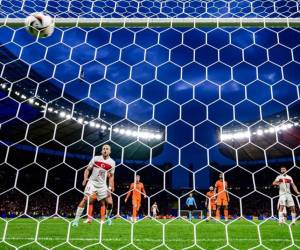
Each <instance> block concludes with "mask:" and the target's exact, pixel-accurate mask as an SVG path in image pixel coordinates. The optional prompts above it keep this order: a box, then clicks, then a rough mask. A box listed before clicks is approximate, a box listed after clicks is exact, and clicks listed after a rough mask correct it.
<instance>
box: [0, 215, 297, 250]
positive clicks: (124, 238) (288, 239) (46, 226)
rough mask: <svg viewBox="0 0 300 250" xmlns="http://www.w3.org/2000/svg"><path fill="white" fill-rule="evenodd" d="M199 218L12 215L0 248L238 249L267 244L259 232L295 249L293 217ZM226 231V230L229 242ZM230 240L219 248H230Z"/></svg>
mask: <svg viewBox="0 0 300 250" xmlns="http://www.w3.org/2000/svg"><path fill="white" fill-rule="evenodd" d="M38 222H39V223H38ZM199 222H200V221H199V220H194V221H193V222H192V223H189V222H187V221H185V220H182V219H176V220H159V222H156V221H154V220H149V219H144V220H141V221H139V222H138V223H136V224H131V223H129V222H127V221H125V220H123V219H116V220H113V225H111V226H108V225H106V224H104V225H102V226H101V225H100V223H99V221H94V222H93V223H92V224H89V225H87V224H83V223H82V221H81V223H80V225H79V227H78V228H72V227H70V228H69V223H68V221H65V220H62V219H54V218H49V219H46V220H39V221H35V220H32V219H14V220H10V221H9V223H6V221H5V220H0V235H1V239H3V240H4V241H3V240H2V242H1V243H0V249H1V250H2V249H14V248H13V247H11V246H10V245H9V244H11V245H13V246H15V247H18V248H19V249H45V248H46V249H47V248H54V249H59V250H62V249H79V248H85V249H105V247H104V246H106V247H107V248H110V249H119V248H123V249H152V248H156V249H168V248H170V249H183V248H187V247H190V248H189V249H199V247H202V248H205V249H216V248H220V247H222V246H226V244H227V243H228V244H229V245H230V246H232V247H234V248H237V249H249V248H253V247H255V246H258V247H257V249H266V248H264V247H263V246H259V245H260V238H261V243H262V244H263V245H264V246H265V247H267V248H269V249H282V248H286V247H288V246H290V247H289V248H288V249H299V247H300V222H298V223H299V225H296V226H290V227H289V226H288V225H283V226H279V225H278V224H277V223H276V222H275V221H256V222H249V221H246V220H237V221H233V222H229V223H227V224H226V226H225V224H223V223H216V222H212V221H210V222H205V221H203V222H200V223H199ZM163 225H164V226H163ZM258 225H259V226H258ZM226 230H227V232H228V233H227V234H226ZM163 231H164V233H163ZM163 234H164V235H165V238H164V239H163ZM259 234H260V235H259ZM100 235H101V236H102V239H101V238H100ZM226 236H228V242H227V240H226ZM67 239H69V241H67ZM163 240H164V243H165V244H163ZM293 240H294V244H293ZM37 242H38V243H39V244H37ZM67 242H69V243H67ZM99 242H101V243H102V244H103V246H101V244H99ZM7 243H8V244H7ZM131 243H133V244H131ZM195 243H197V245H198V246H199V247H198V246H197V245H196V244H195ZM166 246H167V247H168V248H167V247H166ZM230 246H227V247H225V248H224V249H232V248H231V247H230ZM76 247H77V248H76Z"/></svg>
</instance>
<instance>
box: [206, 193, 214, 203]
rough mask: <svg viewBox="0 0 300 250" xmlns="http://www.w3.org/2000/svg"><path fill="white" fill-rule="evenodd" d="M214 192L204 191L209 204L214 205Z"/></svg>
mask: <svg viewBox="0 0 300 250" xmlns="http://www.w3.org/2000/svg"><path fill="white" fill-rule="evenodd" d="M214 195H215V192H214V191H208V192H207V193H206V196H207V197H208V199H209V201H210V204H211V205H214V204H215V202H216V198H215V196H214Z"/></svg>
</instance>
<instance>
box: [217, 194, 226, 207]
mask: <svg viewBox="0 0 300 250" xmlns="http://www.w3.org/2000/svg"><path fill="white" fill-rule="evenodd" d="M217 206H228V199H227V196H225V195H224V196H223V195H220V196H218V198H217Z"/></svg>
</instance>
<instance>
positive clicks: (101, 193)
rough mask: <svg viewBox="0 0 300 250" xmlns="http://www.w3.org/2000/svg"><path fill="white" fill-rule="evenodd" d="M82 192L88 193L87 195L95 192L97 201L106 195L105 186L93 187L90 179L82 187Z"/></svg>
mask: <svg viewBox="0 0 300 250" xmlns="http://www.w3.org/2000/svg"><path fill="white" fill-rule="evenodd" d="M84 194H85V195H88V196H89V195H92V194H96V197H97V200H98V201H101V200H103V199H105V198H106V197H107V196H108V192H107V187H106V186H103V187H100V188H98V187H95V185H94V184H93V183H92V182H90V181H88V183H87V184H86V187H85V189H84Z"/></svg>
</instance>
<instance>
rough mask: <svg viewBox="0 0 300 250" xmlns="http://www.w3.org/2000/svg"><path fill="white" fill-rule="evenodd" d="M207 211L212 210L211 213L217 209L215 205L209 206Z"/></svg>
mask: <svg viewBox="0 0 300 250" xmlns="http://www.w3.org/2000/svg"><path fill="white" fill-rule="evenodd" d="M209 209H210V210H212V211H214V210H216V209H217V205H216V203H213V204H210V208H209Z"/></svg>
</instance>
